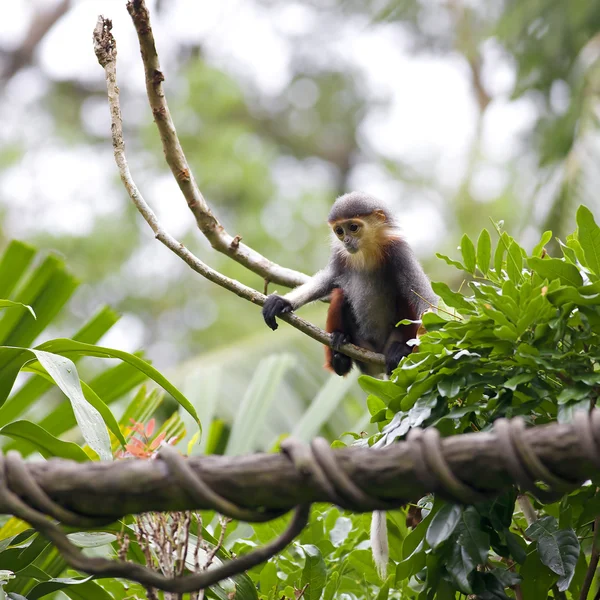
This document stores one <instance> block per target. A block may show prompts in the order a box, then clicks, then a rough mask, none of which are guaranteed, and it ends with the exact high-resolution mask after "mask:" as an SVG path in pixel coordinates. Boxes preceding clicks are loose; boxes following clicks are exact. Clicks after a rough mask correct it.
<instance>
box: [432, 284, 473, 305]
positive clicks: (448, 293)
mask: <svg viewBox="0 0 600 600" xmlns="http://www.w3.org/2000/svg"><path fill="white" fill-rule="evenodd" d="M431 287H432V289H433V291H434V292H435V293H436V294H437V295H438V296H439V297H440V298H441V299H442V300H443V301H444V302H445V303H446V305H447V306H451V307H452V308H456V309H458V310H460V311H466V312H471V311H472V310H473V305H472V304H471V303H470V302H468V301H467V299H466V298H465V297H464V296H463V295H462V294H460V293H458V292H454V291H452V290H451V289H450V288H449V287H448V285H447V284H445V283H443V282H439V281H434V282H433V283H432V284H431Z"/></svg>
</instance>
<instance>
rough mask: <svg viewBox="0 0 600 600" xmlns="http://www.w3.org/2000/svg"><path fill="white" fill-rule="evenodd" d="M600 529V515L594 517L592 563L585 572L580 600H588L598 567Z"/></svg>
mask: <svg viewBox="0 0 600 600" xmlns="http://www.w3.org/2000/svg"><path fill="white" fill-rule="evenodd" d="M599 530H600V517H596V518H595V519H594V537H593V539H592V553H591V555H590V564H589V565H588V568H587V571H586V573H585V579H584V580H583V585H582V586H581V593H580V594H579V600H587V597H588V594H589V592H590V588H591V587H592V582H593V581H594V575H595V574H596V569H597V568H598V560H599V559H600V548H598V531H599Z"/></svg>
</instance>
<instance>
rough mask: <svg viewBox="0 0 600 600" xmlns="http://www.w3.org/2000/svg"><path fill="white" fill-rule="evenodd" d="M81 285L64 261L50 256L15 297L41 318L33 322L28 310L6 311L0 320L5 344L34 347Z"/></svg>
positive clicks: (0, 338) (1, 335) (0, 335)
mask: <svg viewBox="0 0 600 600" xmlns="http://www.w3.org/2000/svg"><path fill="white" fill-rule="evenodd" d="M38 278H39V279H38ZM77 285H78V282H77V280H76V279H75V278H74V277H73V276H72V275H71V274H70V273H68V272H67V271H66V270H65V269H64V264H63V261H62V260H61V259H59V258H57V257H55V256H49V257H48V258H47V259H46V260H45V261H44V262H43V263H42V264H41V265H40V266H39V267H38V269H36V270H35V271H33V273H32V274H31V275H30V278H29V280H28V283H27V284H26V286H25V287H24V288H23V289H21V291H20V292H19V294H18V295H17V296H16V297H15V298H13V299H14V300H16V301H17V302H22V303H23V304H27V305H30V306H31V307H32V308H33V309H34V311H35V314H36V316H37V319H32V318H31V315H30V314H29V312H28V311H27V310H25V309H19V308H16V309H14V310H10V311H6V312H5V313H4V316H3V317H2V319H1V320H0V341H1V342H2V344H3V345H5V346H21V347H28V346H30V345H31V344H32V343H33V342H34V340H35V339H36V338H37V337H38V336H39V335H40V334H41V333H42V332H43V331H44V330H45V329H46V328H47V327H48V325H49V324H50V323H51V322H52V321H53V319H54V318H55V317H56V315H57V314H58V313H59V311H60V310H61V309H62V308H63V307H64V306H65V304H66V303H67V301H68V300H69V298H70V297H71V296H72V294H73V292H74V291H75V289H76V288H77Z"/></svg>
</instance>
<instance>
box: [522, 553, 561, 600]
mask: <svg viewBox="0 0 600 600" xmlns="http://www.w3.org/2000/svg"><path fill="white" fill-rule="evenodd" d="M519 575H521V578H522V581H521V591H522V593H523V598H524V599H525V598H532V599H534V598H536V599H537V598H548V591H549V590H550V587H551V586H552V584H553V583H554V582H555V581H556V576H555V575H554V574H553V573H552V571H550V569H549V568H548V567H546V566H545V565H544V564H542V561H541V560H540V556H539V554H538V552H537V550H535V551H533V552H531V551H530V552H529V554H528V555H527V558H526V559H525V563H524V564H523V566H522V567H521V570H520V571H519Z"/></svg>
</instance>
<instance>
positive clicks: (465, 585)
mask: <svg viewBox="0 0 600 600" xmlns="http://www.w3.org/2000/svg"><path fill="white" fill-rule="evenodd" d="M446 569H447V570H448V573H450V575H451V576H452V579H453V580H454V582H455V583H456V586H457V587H458V589H459V590H460V591H461V592H463V593H464V594H472V593H473V588H472V587H471V582H470V580H469V575H470V574H471V573H472V572H473V570H474V569H475V563H474V562H473V559H472V558H471V557H470V556H469V553H468V552H467V551H466V550H465V548H464V547H463V546H462V545H461V544H460V543H457V544H453V545H452V554H451V555H450V558H449V560H448V561H447V563H446Z"/></svg>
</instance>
